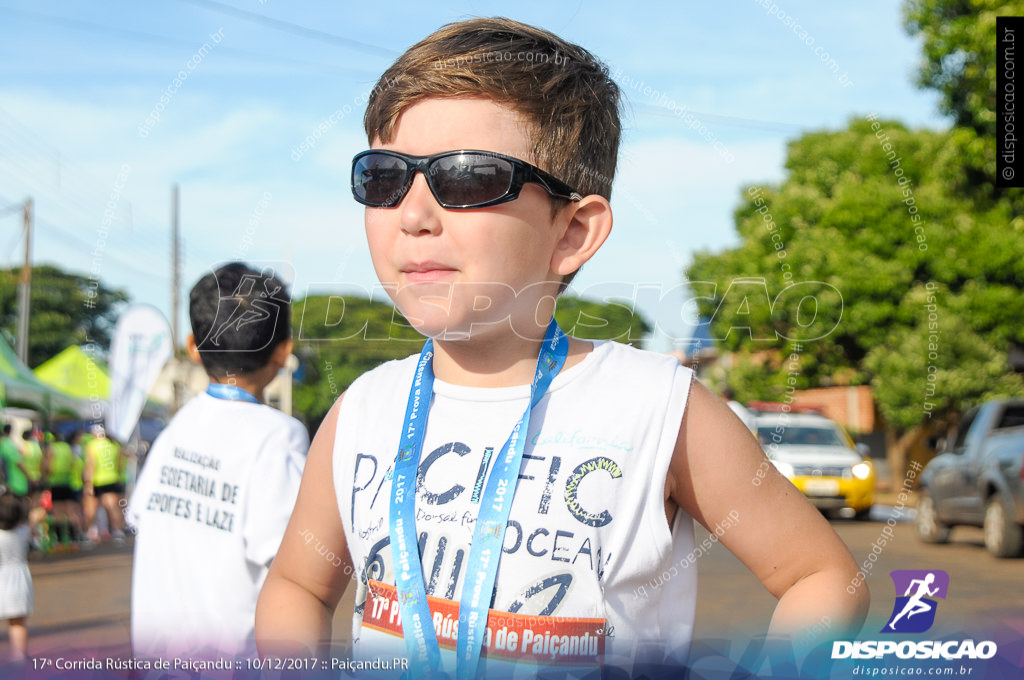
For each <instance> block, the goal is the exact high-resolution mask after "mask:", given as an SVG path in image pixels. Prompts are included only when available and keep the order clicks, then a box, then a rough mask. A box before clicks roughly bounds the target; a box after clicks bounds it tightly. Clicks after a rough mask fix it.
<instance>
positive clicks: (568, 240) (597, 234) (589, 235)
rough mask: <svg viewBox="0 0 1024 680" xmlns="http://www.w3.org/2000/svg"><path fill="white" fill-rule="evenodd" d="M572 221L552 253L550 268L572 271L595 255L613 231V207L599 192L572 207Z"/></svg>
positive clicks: (559, 270)
mask: <svg viewBox="0 0 1024 680" xmlns="http://www.w3.org/2000/svg"><path fill="white" fill-rule="evenodd" d="M569 209H570V210H571V213H570V215H569V223H568V224H567V225H566V226H565V231H564V232H563V233H562V238H561V239H559V241H558V243H557V244H555V252H554V254H553V255H552V256H551V271H553V272H554V273H555V274H558V275H559V276H566V275H567V274H571V273H573V272H574V271H576V270H577V269H579V268H580V267H582V266H583V265H584V264H585V263H586V262H587V260H589V259H590V258H592V257H593V256H594V254H595V253H597V251H598V249H599V248H600V247H601V246H602V245H603V244H604V242H605V240H606V239H607V238H608V234H610V233H611V231H612V206H611V204H609V203H608V199H606V198H605V197H604V196H599V195H597V194H590V195H589V196H584V197H583V200H581V201H579V202H577V203H572V204H570V206H569Z"/></svg>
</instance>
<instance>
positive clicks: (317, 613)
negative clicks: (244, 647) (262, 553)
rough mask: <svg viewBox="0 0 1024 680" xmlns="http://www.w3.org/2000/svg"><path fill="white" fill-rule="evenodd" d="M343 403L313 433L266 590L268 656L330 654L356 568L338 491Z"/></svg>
mask: <svg viewBox="0 0 1024 680" xmlns="http://www.w3.org/2000/svg"><path fill="white" fill-rule="evenodd" d="M342 396H344V395H342ZM340 404H341V399H338V401H337V402H335V404H334V406H333V407H331V410H330V412H329V413H328V414H327V417H326V418H325V419H324V422H323V424H322V425H321V426H320V429H319V430H318V431H317V433H316V436H315V437H314V438H313V444H312V446H311V447H310V449H309V456H307V458H306V466H305V469H304V471H303V473H302V484H301V486H300V487H299V497H298V500H297V501H296V503H295V509H294V511H293V512H292V516H291V520H290V521H289V523H288V528H287V529H286V530H285V532H284V537H283V538H282V540H281V547H280V549H279V550H278V552H277V556H276V557H275V558H274V561H273V562H272V563H271V565H270V571H269V572H268V573H267V579H266V581H265V582H264V584H263V590H261V591H260V597H259V601H258V602H257V604H256V644H257V646H258V648H259V652H260V656H262V657H301V656H309V655H310V654H311V653H313V654H316V655H317V656H320V657H322V658H327V657H328V656H329V655H330V649H331V620H332V618H333V616H334V610H335V608H336V607H337V606H338V601H339V600H340V599H341V596H342V595H343V594H344V593H345V587H346V586H347V585H348V582H349V580H350V576H351V574H352V573H353V571H352V564H351V559H350V558H349V554H348V546H347V545H346V544H345V533H344V529H343V528H342V525H341V518H340V517H339V516H338V503H337V499H336V497H335V495H334V471H333V465H332V453H333V450H334V431H335V428H336V426H337V422H338V407H339V405H340ZM328 553H333V554H334V556H335V559H334V561H331V560H328V559H327V558H326V555H327V554H328Z"/></svg>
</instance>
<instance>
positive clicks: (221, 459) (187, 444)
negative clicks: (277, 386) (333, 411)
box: [127, 263, 309, 660]
mask: <svg viewBox="0 0 1024 680" xmlns="http://www.w3.org/2000/svg"><path fill="white" fill-rule="evenodd" d="M290 309H291V303H290V301H289V298H288V293H287V291H286V290H285V287H284V284H283V283H281V281H280V280H278V279H277V278H276V277H274V276H273V272H259V271H256V270H254V269H251V268H249V267H247V266H246V265H244V264H242V263H231V264H228V265H225V266H222V267H220V268H218V269H217V270H216V271H215V272H212V273H210V274H207V275H206V276H204V277H203V278H202V279H200V280H199V282H198V283H196V285H195V286H194V287H193V288H192V292H191V295H190V301H189V316H190V319H191V322H192V334H191V335H189V336H188V339H187V341H186V346H187V349H188V352H189V355H190V356H191V357H192V359H193V360H194V361H197V362H202V364H203V367H204V368H205V369H206V372H207V375H208V376H209V378H210V386H209V388H208V389H207V391H206V392H205V393H203V394H200V395H199V396H197V397H195V398H193V399H192V400H190V401H189V402H188V403H187V404H185V406H184V407H183V408H182V409H181V410H179V411H178V412H177V414H175V416H174V418H173V419H172V420H171V422H170V423H169V424H168V426H167V428H166V429H165V430H164V431H163V432H162V433H161V434H160V436H159V437H157V440H156V441H155V442H154V444H153V448H152V449H151V450H150V452H149V455H148V456H147V457H146V462H145V465H144V466H143V468H142V471H141V473H140V474H139V479H138V483H137V485H136V487H135V491H134V493H133V494H132V498H131V504H130V506H129V509H128V513H127V514H128V517H129V519H130V521H131V522H132V524H134V526H135V527H136V529H137V532H138V535H137V536H136V539H135V560H134V565H133V570H132V606H131V632H132V648H133V651H134V654H135V656H136V657H143V658H164V659H168V660H173V659H221V658H233V657H243V656H253V655H254V654H255V651H256V648H255V642H254V637H253V627H254V613H255V609H256V598H257V596H258V594H259V589H260V586H261V585H262V584H263V579H264V578H265V577H266V573H267V568H268V566H269V565H270V563H271V560H273V558H274V555H275V554H276V553H277V548H278V546H279V545H280V542H281V535H282V533H283V532H284V529H285V526H286V525H287V523H288V517H289V515H290V514H291V511H292V507H293V506H294V504H295V496H296V493H297V492H298V488H299V481H300V479H301V476H302V468H303V465H304V464H305V454H306V450H307V448H308V446H309V437H308V435H307V434H306V429H305V427H303V425H302V424H301V423H300V422H299V421H297V420H295V419H294V418H292V417H290V416H287V415H285V414H283V413H281V412H280V411H278V410H276V409H274V408H271V407H269V406H266V405H264V404H262V403H261V402H262V400H263V390H264V388H265V387H266V386H267V385H268V384H269V383H270V381H271V380H272V379H273V378H274V376H275V375H277V373H278V371H279V370H280V369H281V367H282V366H283V365H284V363H285V361H286V360H287V358H288V356H289V354H290V353H291V348H292V341H291V337H290V336H291V323H290Z"/></svg>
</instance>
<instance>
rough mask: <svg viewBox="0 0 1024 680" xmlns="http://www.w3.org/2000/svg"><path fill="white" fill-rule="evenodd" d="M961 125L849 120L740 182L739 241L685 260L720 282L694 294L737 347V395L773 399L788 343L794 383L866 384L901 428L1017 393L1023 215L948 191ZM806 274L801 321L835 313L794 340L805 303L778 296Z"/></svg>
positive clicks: (728, 344)
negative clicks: (923, 126) (778, 175)
mask: <svg viewBox="0 0 1024 680" xmlns="http://www.w3.org/2000/svg"><path fill="white" fill-rule="evenodd" d="M956 132H957V131H956V130H952V131H945V132H935V131H928V130H908V129H907V128H906V127H904V126H903V125H902V124H900V123H898V122H896V121H880V120H876V121H871V120H867V119H858V120H854V121H853V122H851V124H850V125H849V127H848V128H847V129H845V130H840V131H838V132H816V133H811V134H807V135H804V136H803V137H801V138H800V139H798V140H796V141H794V142H792V143H791V144H790V146H789V153H788V158H787V162H786V168H787V170H788V177H787V179H786V180H785V181H784V182H783V183H782V184H781V185H778V186H769V187H749V188H747V189H746V190H744V191H743V192H742V198H741V203H740V206H739V208H738V209H737V211H736V224H737V229H738V231H739V233H740V236H741V238H742V243H741V245H740V246H739V247H737V248H735V249H732V250H728V251H725V252H722V253H708V252H703V253H699V254H697V255H696V256H695V258H694V263H693V265H692V266H691V267H690V268H689V269H688V271H687V276H688V277H689V278H690V279H691V281H709V282H714V284H715V286H716V287H717V289H716V290H715V292H714V294H713V295H707V296H705V298H704V299H703V300H700V301H699V302H698V306H699V308H700V313H701V315H702V316H706V317H713V319H712V331H713V335H714V337H716V338H722V340H721V344H722V346H723V348H724V349H727V350H730V351H733V352H737V356H736V367H735V369H734V374H735V379H733V377H732V376H731V377H730V382H733V383H734V384H733V387H734V389H736V392H737V395H738V396H739V398H741V399H752V398H766V397H770V396H772V395H773V394H775V396H776V398H777V393H778V392H779V391H780V387H781V383H780V376H779V370H780V369H779V367H780V366H781V364H782V360H783V358H784V357H785V356H788V355H789V354H790V353H791V352H792V351H794V350H797V349H799V352H800V357H801V361H800V364H801V365H800V374H799V386H801V387H817V386H829V385H848V384H865V383H870V384H871V385H872V387H873V388H874V389H873V391H874V394H875V398H876V400H877V402H878V404H879V407H880V409H881V411H882V413H883V415H884V416H885V417H886V419H887V420H888V422H889V423H890V424H891V425H892V426H894V427H895V428H896V429H899V430H903V429H909V428H911V427H913V426H914V425H916V424H919V423H921V422H925V421H927V420H928V419H929V418H934V417H936V416H938V415H942V414H945V413H948V412H949V411H955V410H959V409H961V408H963V407H964V406H965V405H968V404H969V403H972V402H974V401H977V400H979V399H981V398H984V397H986V396H990V395H991V394H993V393H994V392H999V393H1007V392H1020V391H1021V390H1022V387H1024V385H1022V383H1021V380H1020V378H1019V377H1018V376H1014V375H1010V372H1009V367H1008V364H1007V351H1008V350H1009V348H1010V347H1011V345H1024V327H1022V326H1021V324H1019V323H1018V321H1017V320H1018V319H1020V318H1022V315H1024V296H1022V295H1021V293H1020V290H1021V285H1020V282H1021V281H1022V280H1024V238H1022V237H1024V218H1022V217H1021V216H1020V215H1019V214H1017V213H1015V212H1014V210H1013V207H1012V206H1011V205H1010V204H1009V203H1008V202H1005V201H990V202H987V204H980V203H979V202H978V201H977V200H976V199H974V198H971V197H967V196H963V195H962V194H960V193H958V192H957V191H956V190H955V188H954V187H955V185H956V183H957V182H958V175H959V173H960V170H961V162H962V159H961V158H960V157H959V156H958V155H957V154H956V152H955V147H953V146H952V145H951V144H950V141H951V139H952V138H953V137H954V136H955V135H956ZM780 244H781V245H780ZM784 266H785V267H786V268H784ZM744 277H755V278H760V279H763V280H764V287H765V288H766V291H765V292H764V293H763V294H761V295H757V294H755V293H754V291H755V290H757V289H758V286H757V285H752V284H750V283H749V282H746V283H745V282H743V281H742V279H743V278H744ZM737 279H741V281H740V282H737ZM691 285H694V286H695V287H696V286H699V285H707V284H691ZM730 285H731V286H732V287H731V288H730ZM801 286H803V287H804V289H805V290H806V291H807V292H808V293H810V294H811V297H814V298H817V313H818V315H819V316H818V317H817V319H816V323H817V324H818V325H817V326H815V325H814V324H811V325H810V326H809V327H808V328H810V329H812V330H816V332H817V331H821V330H823V329H827V328H828V327H829V326H830V325H831V324H832V323H833V321H834V320H836V319H838V320H839V321H838V324H837V325H835V327H834V330H831V331H830V332H828V333H827V334H825V335H824V336H822V337H817V336H816V334H815V333H807V332H806V331H804V336H803V337H802V338H801V337H799V336H800V333H799V331H801V330H803V323H802V322H800V321H799V320H800V317H801V313H799V312H802V313H803V314H802V316H804V317H807V316H808V313H809V312H810V311H812V310H814V307H815V305H814V304H813V300H809V299H803V298H801V296H796V295H791V296H789V298H790V299H786V298H785V296H783V297H782V298H779V297H778V296H779V294H780V293H784V292H785V291H786V290H787V289H797V288H800V287H801ZM833 289H834V290H838V292H839V294H840V295H841V302H838V303H837V302H836V301H835V300H834V298H835V296H834V294H831V293H830V291H832V290H833ZM698 290H699V288H698ZM737 290H739V292H736V291H737ZM815 290H817V291H818V292H815ZM741 293H743V294H741ZM797 298H801V300H800V301H798V300H797ZM776 300H778V301H779V304H774V303H775V302H776ZM823 303H824V304H823ZM822 315H823V316H822ZM794 322H796V323H794ZM930 326H934V328H931V327H930ZM745 327H749V330H741V331H740V332H737V331H736V329H737V328H739V329H744V328H745ZM730 329H731V332H730ZM935 331H937V332H935ZM930 346H931V347H933V348H934V349H932V348H930ZM930 376H935V377H934V378H930ZM784 378H785V375H783V376H781V379H784ZM929 380H931V382H929ZM929 392H931V393H932V394H931V397H933V398H931V399H927V397H928V396H929ZM926 401H927V402H928V403H930V404H931V405H932V406H931V408H926Z"/></svg>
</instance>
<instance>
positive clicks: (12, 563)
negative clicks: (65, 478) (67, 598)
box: [0, 493, 34, 660]
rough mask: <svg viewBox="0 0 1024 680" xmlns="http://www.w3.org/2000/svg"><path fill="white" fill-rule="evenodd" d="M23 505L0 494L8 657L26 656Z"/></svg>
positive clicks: (28, 578) (0, 598) (1, 598)
mask: <svg viewBox="0 0 1024 680" xmlns="http://www.w3.org/2000/svg"><path fill="white" fill-rule="evenodd" d="M26 517H27V515H26V513H25V507H24V505H23V504H22V502H21V500H19V499H18V498H17V497H16V496H14V495H13V494H10V493H5V494H3V495H2V496H0V619H7V622H8V625H9V628H8V635H9V636H10V638H11V658H12V660H21V659H24V658H26V657H27V656H28V628H26V627H25V619H26V617H27V616H28V615H29V614H31V613H32V606H33V599H34V598H33V595H34V593H33V590H32V574H31V573H29V570H28V561H27V557H28V541H29V536H30V533H29V528H28V525H26V524H25V523H24V522H25V519H26Z"/></svg>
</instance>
